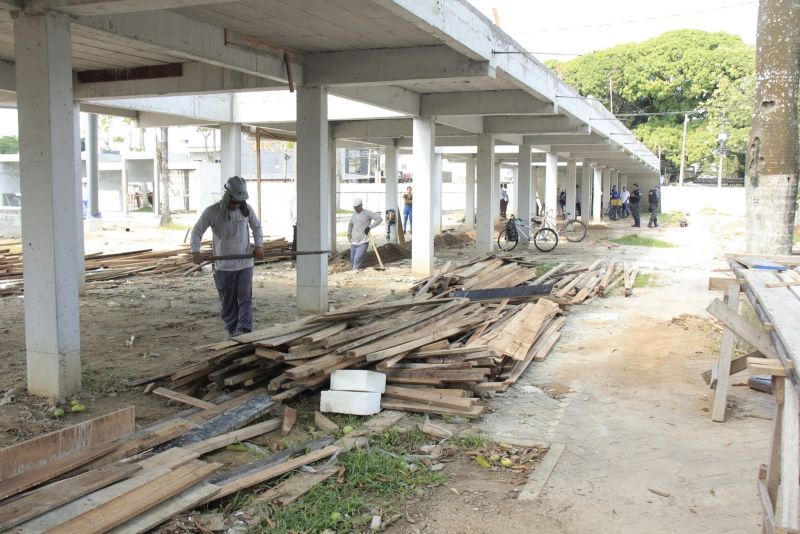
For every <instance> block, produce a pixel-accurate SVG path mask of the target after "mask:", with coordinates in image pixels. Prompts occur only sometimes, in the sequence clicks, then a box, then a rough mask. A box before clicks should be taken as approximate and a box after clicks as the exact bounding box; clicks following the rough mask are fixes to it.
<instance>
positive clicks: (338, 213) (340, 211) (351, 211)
mask: <svg viewBox="0 0 800 534" xmlns="http://www.w3.org/2000/svg"><path fill="white" fill-rule="evenodd" d="M352 213H353V210H336V215H350V214H352Z"/></svg>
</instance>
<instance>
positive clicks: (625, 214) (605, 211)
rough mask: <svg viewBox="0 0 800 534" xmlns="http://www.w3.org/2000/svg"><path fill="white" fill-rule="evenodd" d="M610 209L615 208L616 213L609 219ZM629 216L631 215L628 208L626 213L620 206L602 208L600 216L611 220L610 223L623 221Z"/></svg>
mask: <svg viewBox="0 0 800 534" xmlns="http://www.w3.org/2000/svg"><path fill="white" fill-rule="evenodd" d="M611 208H615V209H616V213H615V216H614V217H611V211H612V210H611ZM630 214H631V210H630V208H628V209H627V211H626V210H625V209H624V207H623V206H621V205H620V206H603V210H602V216H603V217H605V218H606V219H609V220H611V221H616V220H618V219H625V218H627V217H629V216H630Z"/></svg>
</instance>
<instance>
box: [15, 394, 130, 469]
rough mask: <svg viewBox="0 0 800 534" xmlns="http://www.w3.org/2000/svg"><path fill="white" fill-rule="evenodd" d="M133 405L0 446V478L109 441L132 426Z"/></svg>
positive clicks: (123, 433)
mask: <svg viewBox="0 0 800 534" xmlns="http://www.w3.org/2000/svg"><path fill="white" fill-rule="evenodd" d="M135 418H136V415H135V409H134V408H133V406H130V407H128V408H123V409H121V410H117V411H115V412H111V413H109V414H106V415H101V416H100V417H95V418H93V419H89V420H88V421H84V422H83V423H78V424H76V425H72V426H68V427H66V428H62V429H60V430H56V431H55V432H50V433H48V434H43V435H41V436H37V437H35V438H33V439H29V440H27V441H23V442H21V443H16V444H14V445H11V446H9V447H4V448H2V449H0V479H7V478H9V477H12V476H15V475H19V474H21V473H23V472H25V471H28V470H30V469H33V468H35V467H40V466H42V465H46V464H48V463H51V462H53V461H54V460H57V459H58V458H62V457H64V456H66V455H68V454H71V453H74V452H77V451H80V450H82V449H85V448H88V447H91V446H93V445H97V444H100V443H107V442H111V441H113V440H115V439H117V438H120V437H122V436H125V435H126V434H130V433H131V432H133V431H134V430H135Z"/></svg>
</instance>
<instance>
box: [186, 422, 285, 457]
mask: <svg viewBox="0 0 800 534" xmlns="http://www.w3.org/2000/svg"><path fill="white" fill-rule="evenodd" d="M280 426H281V420H280V419H270V420H269V421H264V422H263V423H257V424H255V425H250V426H246V427H244V428H240V429H238V430H233V431H231V432H227V433H225V434H222V435H219V436H215V437H213V438H208V439H205V440H203V441H199V442H197V443H193V444H191V445H185V446H184V449H186V450H188V451H192V452H195V453H197V454H198V455H200V456H202V455H204V454H208V453H209V452H211V451H215V450H217V449H221V448H222V447H227V446H228V445H230V444H231V443H237V442H240V441H245V440H248V439H251V438H254V437H256V436H260V435H262V434H266V433H268V432H272V431H273V430H277V429H278V428H280Z"/></svg>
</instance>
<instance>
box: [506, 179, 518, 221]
mask: <svg viewBox="0 0 800 534" xmlns="http://www.w3.org/2000/svg"><path fill="white" fill-rule="evenodd" d="M511 172H512V174H513V176H512V178H511V187H510V189H511V193H510V194H509V196H510V197H511V198H510V199H509V203H508V213H509V215H510V214H512V213H513V214H514V215H515V216H517V217H519V167H518V166H517V167H513V168H512V169H511Z"/></svg>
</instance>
